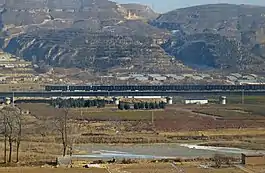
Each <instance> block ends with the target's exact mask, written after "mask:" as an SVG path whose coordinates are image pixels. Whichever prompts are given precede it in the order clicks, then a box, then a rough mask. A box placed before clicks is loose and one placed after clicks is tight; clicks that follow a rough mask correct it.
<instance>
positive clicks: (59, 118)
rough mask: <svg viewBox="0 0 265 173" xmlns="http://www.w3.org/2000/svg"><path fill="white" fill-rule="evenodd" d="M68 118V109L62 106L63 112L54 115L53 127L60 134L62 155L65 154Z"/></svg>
mask: <svg viewBox="0 0 265 173" xmlns="http://www.w3.org/2000/svg"><path fill="white" fill-rule="evenodd" d="M68 119H69V109H68V108H63V114H58V115H56V116H55V121H54V123H55V127H56V130H57V131H58V132H59V133H60V135H61V140H62V144H63V156H65V155H66V150H67V146H68V143H67V132H68V128H67V123H68V122H67V121H68Z"/></svg>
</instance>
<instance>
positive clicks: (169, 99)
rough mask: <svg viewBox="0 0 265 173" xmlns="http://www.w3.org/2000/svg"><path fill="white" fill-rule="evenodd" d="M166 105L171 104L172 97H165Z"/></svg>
mask: <svg viewBox="0 0 265 173" xmlns="http://www.w3.org/2000/svg"><path fill="white" fill-rule="evenodd" d="M167 104H169V105H172V104H173V97H167Z"/></svg>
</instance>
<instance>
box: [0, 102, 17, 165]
mask: <svg viewBox="0 0 265 173" xmlns="http://www.w3.org/2000/svg"><path fill="white" fill-rule="evenodd" d="M1 113H2V114H1V115H2V116H3V117H4V124H3V126H4V145H5V146H4V162H6V160H7V153H6V149H7V141H8V143H9V157H8V162H9V163H10V162H11V161H12V151H13V142H14V141H16V146H17V147H16V152H17V158H16V161H17V162H18V161H19V147H20V142H21V134H22V116H21V111H20V109H19V108H17V107H10V106H7V107H4V108H3V109H2V110H1Z"/></svg>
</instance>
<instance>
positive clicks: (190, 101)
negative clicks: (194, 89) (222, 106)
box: [184, 99, 209, 105]
mask: <svg viewBox="0 0 265 173" xmlns="http://www.w3.org/2000/svg"><path fill="white" fill-rule="evenodd" d="M184 103H185V104H200V105H204V104H208V103H209V102H208V99H185V100H184Z"/></svg>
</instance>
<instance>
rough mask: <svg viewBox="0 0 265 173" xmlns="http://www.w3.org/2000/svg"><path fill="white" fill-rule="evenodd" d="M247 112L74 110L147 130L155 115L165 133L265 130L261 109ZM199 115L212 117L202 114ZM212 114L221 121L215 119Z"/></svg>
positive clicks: (42, 109)
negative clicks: (229, 129) (139, 125)
mask: <svg viewBox="0 0 265 173" xmlns="http://www.w3.org/2000/svg"><path fill="white" fill-rule="evenodd" d="M20 107H22V108H24V109H28V110H30V112H31V113H32V114H33V115H34V116H37V117H50V116H53V115H55V114H59V113H63V112H62V111H59V110H58V109H55V108H52V107H50V106H47V105H44V104H34V105H32V104H21V105H20ZM189 109H191V110H189ZM240 109H241V110H240ZM244 109H246V108H244ZM244 109H243V108H242V107H238V106H235V107H230V108H229V109H224V108H219V107H217V108H213V107H200V106H193V107H192V108H185V109H179V108H172V107H170V108H167V109H166V110H164V111H161V110H157V111H119V110H117V108H111V107H108V108H105V109H96V110H95V108H87V109H83V110H82V111H81V110H76V109H73V110H71V111H70V113H71V116H72V118H73V119H77V120H82V121H97V122H102V121H103V122H106V121H121V122H129V121H131V122H141V125H142V127H143V128H145V126H149V125H150V122H151V120H152V112H153V115H154V125H155V129H156V130H157V131H161V132H164V131H167V132H172V131H198V130H200V131H204V130H209V129H227V128H235V129H239V128H258V127H261V128H262V127H264V124H265V116H263V115H261V113H260V112H261V111H260V109H261V107H256V108H255V107H247V109H248V110H250V109H252V112H247V113H246V112H245V111H243V110H244ZM197 112H200V113H202V114H205V115H208V116H202V115H198V114H197ZM211 115H212V116H216V117H220V118H218V119H214V118H212V117H211ZM140 130H141V129H140ZM143 130H146V129H143Z"/></svg>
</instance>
